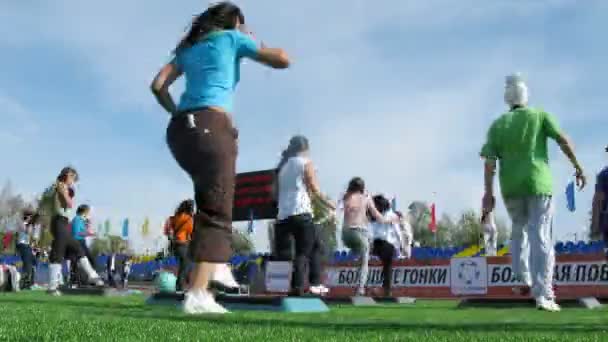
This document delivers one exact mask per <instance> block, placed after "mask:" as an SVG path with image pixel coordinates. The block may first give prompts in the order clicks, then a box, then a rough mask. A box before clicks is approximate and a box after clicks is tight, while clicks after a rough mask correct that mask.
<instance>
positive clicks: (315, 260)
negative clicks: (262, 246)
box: [274, 214, 321, 294]
mask: <svg viewBox="0 0 608 342" xmlns="http://www.w3.org/2000/svg"><path fill="white" fill-rule="evenodd" d="M274 233H275V240H274V241H275V245H276V251H277V255H276V259H277V260H279V261H290V260H291V259H292V255H291V241H292V239H293V240H294V241H295V245H296V248H295V250H296V255H295V262H294V272H293V279H292V282H291V286H292V290H293V292H295V293H299V294H301V293H303V292H304V279H305V276H306V268H307V266H308V267H309V268H310V269H309V279H310V283H311V285H318V284H319V282H320V281H319V280H320V274H321V269H320V268H321V262H320V258H319V257H316V256H315V252H316V251H315V242H316V240H317V231H316V227H315V224H314V223H313V221H312V215H310V214H304V215H296V216H290V217H288V218H287V219H285V220H282V221H280V222H277V224H276V226H275V230H274Z"/></svg>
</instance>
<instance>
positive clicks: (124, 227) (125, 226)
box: [122, 218, 129, 239]
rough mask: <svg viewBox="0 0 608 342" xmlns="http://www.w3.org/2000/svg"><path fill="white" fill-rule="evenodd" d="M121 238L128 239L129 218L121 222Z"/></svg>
mask: <svg viewBox="0 0 608 342" xmlns="http://www.w3.org/2000/svg"><path fill="white" fill-rule="evenodd" d="M122 238H123V239H128V238H129V219H128V218H126V219H125V220H124V221H123V222H122Z"/></svg>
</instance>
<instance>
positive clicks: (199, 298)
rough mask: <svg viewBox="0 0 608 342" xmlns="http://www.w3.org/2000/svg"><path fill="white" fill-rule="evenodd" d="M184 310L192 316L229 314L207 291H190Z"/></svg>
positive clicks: (185, 300) (185, 299) (187, 294)
mask: <svg viewBox="0 0 608 342" xmlns="http://www.w3.org/2000/svg"><path fill="white" fill-rule="evenodd" d="M183 310H184V312H185V313H187V314H190V315H197V314H225V313H229V311H228V310H226V309H225V308H224V307H223V306H221V305H219V304H218V303H217V302H216V301H215V299H214V298H213V296H212V295H211V294H210V293H209V292H207V291H201V290H196V291H188V292H187V293H186V296H185V298H184V304H183Z"/></svg>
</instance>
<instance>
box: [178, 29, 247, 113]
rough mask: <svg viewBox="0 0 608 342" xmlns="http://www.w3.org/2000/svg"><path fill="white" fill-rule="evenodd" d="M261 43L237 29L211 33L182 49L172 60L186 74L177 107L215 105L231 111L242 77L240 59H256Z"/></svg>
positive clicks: (180, 108)
mask: <svg viewBox="0 0 608 342" xmlns="http://www.w3.org/2000/svg"><path fill="white" fill-rule="evenodd" d="M257 53H258V46H257V44H256V43H255V41H254V40H253V39H252V38H251V37H249V36H248V35H246V34H244V33H242V32H240V31H237V30H226V31H216V32H212V33H210V34H209V35H207V37H205V39H203V40H202V41H200V42H198V43H196V44H194V45H193V46H191V47H189V48H186V49H184V50H182V51H179V52H178V53H177V55H176V57H175V59H174V61H173V63H175V65H177V67H178V68H180V70H181V71H182V72H183V73H184V75H185V77H186V90H185V91H184V93H183V94H182V96H181V99H180V101H179V105H178V110H179V111H187V110H192V109H197V108H201V107H207V106H215V107H220V108H222V109H224V110H225V111H226V112H229V113H230V112H232V101H233V95H234V90H235V88H236V85H237V84H238V82H239V79H240V64H241V63H240V62H241V58H243V57H248V58H255V56H256V55H257Z"/></svg>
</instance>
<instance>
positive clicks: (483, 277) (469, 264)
mask: <svg viewBox="0 0 608 342" xmlns="http://www.w3.org/2000/svg"><path fill="white" fill-rule="evenodd" d="M450 273H451V274H452V279H451V291H452V294H454V295H479V294H486V293H487V292H488V267H487V264H486V258H454V259H451V260H450Z"/></svg>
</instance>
